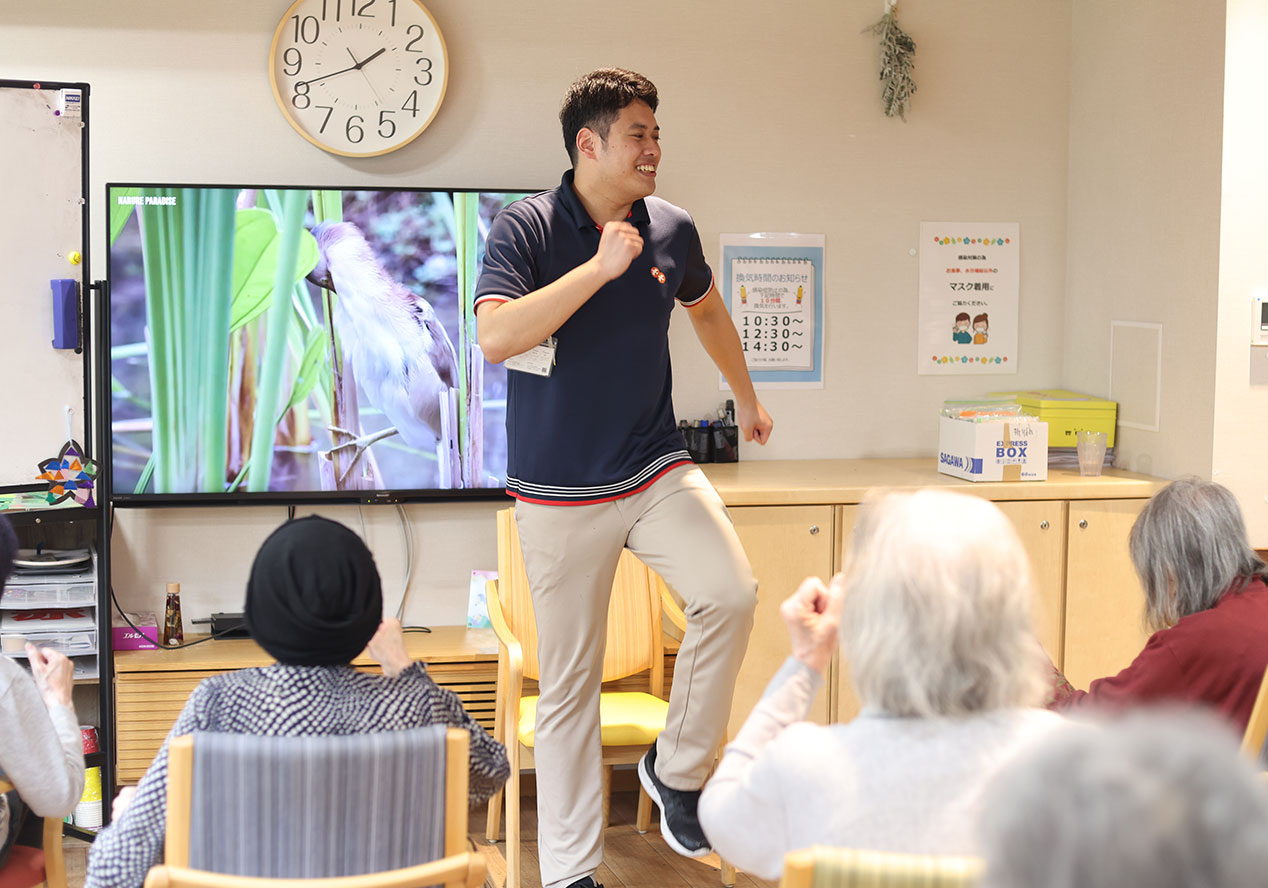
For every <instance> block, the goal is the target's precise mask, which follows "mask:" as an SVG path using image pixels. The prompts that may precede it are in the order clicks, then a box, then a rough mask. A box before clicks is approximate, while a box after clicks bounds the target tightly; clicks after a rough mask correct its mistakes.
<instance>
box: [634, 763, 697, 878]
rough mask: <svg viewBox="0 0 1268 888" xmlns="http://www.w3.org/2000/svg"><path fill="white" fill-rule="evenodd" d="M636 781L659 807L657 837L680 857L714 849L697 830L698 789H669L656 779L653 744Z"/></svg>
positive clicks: (694, 855) (641, 765) (695, 855)
mask: <svg viewBox="0 0 1268 888" xmlns="http://www.w3.org/2000/svg"><path fill="white" fill-rule="evenodd" d="M638 780H639V782H640V783H642V784H643V789H645V790H647V794H648V795H649V796H651V797H652V801H653V802H655V803H656V807H658V808H660V834H661V835H662V836H664V837H665V841H666V842H667V843H668V844H669V847H670V848H673V849H674V850H675V851H677V852H678V853H679V854H681V855H682V856H683V857H704V856H705V855H707V854H709V853H711V852H712V851H713V849H712V848H711V847H709V840H708V839H706V838H705V836H704V830H702V829H701V828H700V818H699V817H698V816H697V815H696V805H697V803H699V801H700V790H698V789H692V790H680V789H670V788H669V787H668V786H666V785H665V784H663V783H661V782H660V778H659V777H657V776H656V744H655V743H652V748H651V749H649V750H647V752H646V753H645V754H644V755H643V758H642V759H641V760H640V761H639V763H638Z"/></svg>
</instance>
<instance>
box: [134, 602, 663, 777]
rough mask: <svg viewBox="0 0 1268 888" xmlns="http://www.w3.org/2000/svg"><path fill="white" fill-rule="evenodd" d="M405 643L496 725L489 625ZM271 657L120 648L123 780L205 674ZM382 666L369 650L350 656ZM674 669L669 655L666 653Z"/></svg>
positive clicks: (232, 650)
mask: <svg viewBox="0 0 1268 888" xmlns="http://www.w3.org/2000/svg"><path fill="white" fill-rule="evenodd" d="M405 644H406V649H407V650H408V651H409V654H410V656H411V657H414V658H415V659H418V660H422V661H424V662H425V663H426V664H427V672H428V674H430V675H431V677H432V680H433V681H435V682H436V684H438V685H440V686H441V687H442V688H448V689H449V690H451V691H453V692H454V693H455V694H457V695H458V698H459V699H460V700H462V705H463V708H465V709H466V710H467V712H469V713H470V714H471V716H472V717H473V718H474V719H475V720H476V721H478V722H479V723H480V724H481V725H483V726H484V728H485V729H486V730H490V731H491V730H492V729H493V704H494V698H495V696H496V694H497V639H496V638H495V637H494V635H493V630H491V629H467V628H465V627H461V626H440V627H436V628H435V629H433V630H432V631H431V632H430V633H425V634H423V633H409V634H407V635H406V636H405ZM272 662H273V660H272V658H271V657H269V655H268V654H266V653H265V652H264V651H263V650H261V649H260V647H259V645H257V644H256V643H255V642H253V641H250V640H248V639H219V640H217V641H212V642H208V643H207V644H200V645H196V646H194V647H190V648H185V649H182V650H178V651H164V650H157V651H122V652H120V653H118V654H116V655H115V689H116V697H117V703H116V708H115V724H116V728H115V736H116V740H117V754H118V771H117V774H118V778H117V779H118V782H119V783H120V784H131V783H136V782H137V781H138V780H140V779H141V776H142V775H143V774H144V773H145V769H146V768H148V767H149V766H150V762H151V761H152V760H153V758H154V754H155V753H156V752H158V748H159V746H160V745H162V743H163V739H164V738H165V737H166V736H167V733H168V731H170V730H171V728H172V723H173V722H175V721H176V716H177V715H179V714H180V711H181V708H182V707H183V706H184V705H185V701H186V700H187V699H189V694H190V692H191V691H193V690H194V687H195V686H196V685H197V684H198V683H199V682H200V681H202V680H203V679H204V678H209V677H210V676H213V675H218V674H219V673H221V672H229V671H232V670H234V669H243V668H246V667H251V666H267V665H269V664H270V663H272ZM353 665H354V666H357V667H358V668H360V669H366V670H369V671H373V672H377V671H378V666H377V664H375V663H374V662H373V661H371V660H369V659H368V658H366V657H365V656H364V655H362V656H361V657H358V658H357V659H356V660H354V661H353ZM666 666H667V671H669V672H670V674H672V660H670V659H669V658H668V657H667V659H666Z"/></svg>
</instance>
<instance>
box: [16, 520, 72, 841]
mask: <svg viewBox="0 0 1268 888" xmlns="http://www.w3.org/2000/svg"><path fill="white" fill-rule="evenodd" d="M17 551H18V538H17V534H15V533H14V532H13V528H12V527H11V526H10V525H9V521H8V519H7V518H5V517H4V516H3V515H0V587H2V586H3V585H4V584H5V582H7V581H8V579H9V573H10V571H12V569H13V559H14V558H15V557H16V555H17ZM26 654H27V662H28V663H29V664H30V666H31V673H30V674H29V675H28V674H27V673H26V670H24V669H23V668H22V667H21V666H19V665H18V664H17V663H16V662H14V661H13V660H12V659H10V658H9V657H5V656H0V772H3V775H4V778H5V779H6V780H8V781H9V782H10V783H12V784H13V786H14V788H15V791H14V792H10V793H5V794H4V795H0V843H2V844H0V863H4V861H5V860H6V859H7V858H8V856H9V849H10V848H12V847H13V844H14V842H15V841H16V842H18V843H19V844H22V845H32V846H36V847H38V846H39V845H40V843H41V841H42V838H43V837H42V834H41V831H40V827H41V826H42V824H41V823H40V821H39V820H36V819H35V818H31V820H30V823H29V824H28V826H27V829H25V830H24V829H23V828H22V827H23V823H24V821H26V815H27V810H28V808H29V810H30V811H31V812H33V813H34V814H35V815H36V817H40V818H43V817H62V816H64V815H66V814H69V813H70V812H71V811H73V810H74V808H75V803H76V802H78V801H79V797H80V795H82V794H83V791H84V753H83V739H82V737H81V736H80V734H79V720H78V719H77V718H76V717H75V710H74V709H73V708H72V705H71V675H72V672H73V668H72V667H71V662H70V660H68V659H66V658H65V657H63V656H62V655H61V654H59V653H57V652H56V651H52V650H48V649H46V648H37V647H36V646H35V645H33V644H28V645H27V646H26Z"/></svg>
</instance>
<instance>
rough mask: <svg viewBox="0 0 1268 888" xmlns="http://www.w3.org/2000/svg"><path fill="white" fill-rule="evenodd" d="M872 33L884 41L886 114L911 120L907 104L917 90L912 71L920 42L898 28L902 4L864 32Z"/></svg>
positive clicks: (889, 7)
mask: <svg viewBox="0 0 1268 888" xmlns="http://www.w3.org/2000/svg"><path fill="white" fill-rule="evenodd" d="M867 31H871V32H872V33H873V34H879V35H880V38H881V76H880V79H881V81H882V82H883V83H884V86H883V87H882V88H881V101H883V102H884V103H885V115H886V116H887V117H893V116H894V115H895V114H897V115H898V116H899V117H901V118H902V119H903V120H904V121H905V120H906V119H907V103H908V102H910V101H911V94H912V93H914V92H915V91H916V81H915V80H914V79H912V76H911V72H912V69H913V68H914V67H915V62H914V61H913V59H914V58H915V55H916V41H914V40H912V39H911V37H909V36H908V35H907V33H906V32H905V31H903V29H902V28H900V27H898V4H897V3H889V4H887V5H886V7H885V15H883V16H882V17H881V20H880V21H879V22H877V23H876V24H874V25H872V27H870V28H867V29H865V31H864V33H866V32H867Z"/></svg>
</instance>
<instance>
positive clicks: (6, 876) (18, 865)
mask: <svg viewBox="0 0 1268 888" xmlns="http://www.w3.org/2000/svg"><path fill="white" fill-rule="evenodd" d="M6 792H13V784H12V783H10V782H9V781H7V780H0V793H6ZM41 883H43V884H45V885H47V886H48V888H66V860H65V858H64V857H63V856H62V818H60V817H45V818H44V847H43V848H29V847H27V846H25V845H14V846H13V847H12V848H11V849H9V859H8V860H6V861H5V862H4V866H3V867H0V888H30V886H32V885H39V884H41Z"/></svg>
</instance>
